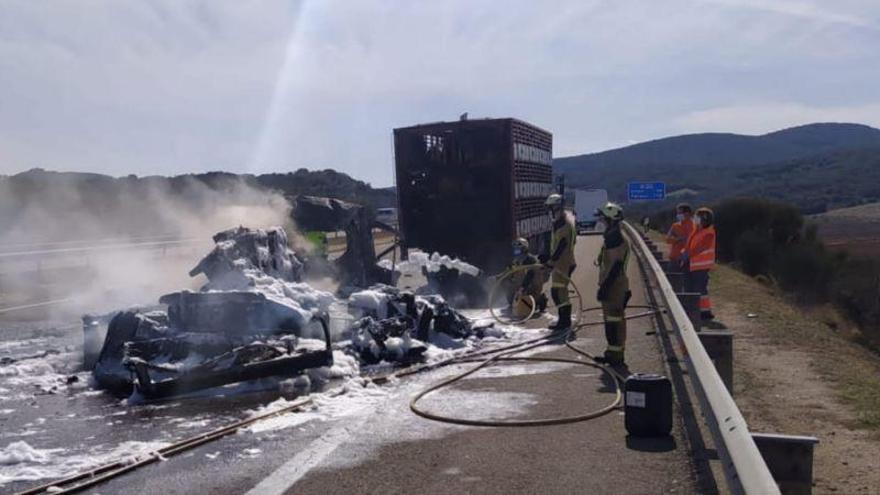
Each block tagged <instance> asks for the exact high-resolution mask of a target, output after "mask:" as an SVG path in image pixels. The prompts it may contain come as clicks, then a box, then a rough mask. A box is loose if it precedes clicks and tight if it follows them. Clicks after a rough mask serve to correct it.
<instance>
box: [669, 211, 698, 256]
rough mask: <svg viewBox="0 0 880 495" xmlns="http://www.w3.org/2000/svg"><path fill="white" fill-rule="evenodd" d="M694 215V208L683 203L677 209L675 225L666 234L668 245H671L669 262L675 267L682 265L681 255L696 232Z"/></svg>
mask: <svg viewBox="0 0 880 495" xmlns="http://www.w3.org/2000/svg"><path fill="white" fill-rule="evenodd" d="M693 214H694V210H693V208H691V205H689V204H687V203H681V204H679V205H678V206H676V207H675V223H673V224H672V227H670V228H669V232H667V233H666V243H667V244H669V260H670V261H671V262H672V263H673V265H679V264H680V262H681V254H682V253H683V252H684V248H685V247H686V246H687V242H688V239H690V237H691V234H692V233H693V232H694V220H693Z"/></svg>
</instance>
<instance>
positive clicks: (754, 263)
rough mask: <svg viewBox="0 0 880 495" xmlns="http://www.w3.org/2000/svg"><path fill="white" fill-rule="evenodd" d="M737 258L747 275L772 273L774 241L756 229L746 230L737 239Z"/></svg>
mask: <svg viewBox="0 0 880 495" xmlns="http://www.w3.org/2000/svg"><path fill="white" fill-rule="evenodd" d="M734 253H735V258H736V260H737V261H738V262H739V265H740V268H741V269H742V271H744V272H745V273H746V274H747V275H751V276H755V275H766V274H768V273H770V259H771V258H772V256H773V243H772V242H771V241H770V239H769V238H768V237H766V236H762V235H760V234H758V233H757V232H754V231H751V230H749V231H746V232H744V233H743V234H742V235H740V237H739V239H737V240H736V249H735V251H734Z"/></svg>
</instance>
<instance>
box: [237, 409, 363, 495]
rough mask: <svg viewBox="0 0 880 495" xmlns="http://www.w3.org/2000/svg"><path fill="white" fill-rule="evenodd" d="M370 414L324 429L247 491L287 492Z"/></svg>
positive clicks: (254, 494) (270, 494)
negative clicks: (319, 435) (309, 442)
mask: <svg viewBox="0 0 880 495" xmlns="http://www.w3.org/2000/svg"><path fill="white" fill-rule="evenodd" d="M370 416H371V414H370V413H369V412H366V411H365V412H363V413H362V414H360V415H359V417H358V418H357V419H354V420H353V421H350V422H347V423H346V424H343V425H340V426H338V427H336V428H333V429H332V430H330V431H328V432H327V433H324V434H323V435H321V437H319V438H318V439H316V440H315V441H314V442H312V443H311V444H309V446H308V447H306V448H305V449H304V450H301V451H300V452H299V453H298V454H297V455H295V456H293V458H292V459H290V460H289V461H287V462H285V463H284V464H283V465H282V466H281V467H280V468H278V469H276V470H275V472H273V473H272V474H270V475H269V476H267V477H266V478H265V479H263V481H261V482H260V483H259V484H258V485H257V486H255V487H253V488H252V489H251V490H250V491H248V492H247V494H246V495H276V494H278V495H280V494H283V493H285V492H286V491H287V490H289V489H290V488H291V487H292V486H293V485H295V484H296V483H297V482H298V481H299V480H300V479H302V478H303V477H304V476H305V475H306V474H308V473H309V471H311V470H312V469H313V468H315V466H318V465H319V464H321V463H322V462H323V461H324V459H326V458H327V456H328V455H330V454H332V453H333V451H335V450H336V449H337V448H338V447H339V446H340V445H342V444H343V443H345V441H347V440H348V439H350V438H351V437H352V434H353V432H355V431H357V430H359V429H360V427H361V426H362V425H363V424H364V423H365V422H366V421H367V418H369V417H370ZM343 421H345V418H343Z"/></svg>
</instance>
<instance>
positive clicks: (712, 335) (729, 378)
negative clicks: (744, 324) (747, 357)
mask: <svg viewBox="0 0 880 495" xmlns="http://www.w3.org/2000/svg"><path fill="white" fill-rule="evenodd" d="M700 342H702V343H703V348H704V349H706V354H708V355H709V358H710V359H712V363H713V364H715V369H716V370H717V371H718V374H719V375H720V376H721V381H723V382H724V385H725V386H726V387H727V391H728V392H730V395H731V396H732V395H733V332H731V331H729V330H704V331H702V332H700Z"/></svg>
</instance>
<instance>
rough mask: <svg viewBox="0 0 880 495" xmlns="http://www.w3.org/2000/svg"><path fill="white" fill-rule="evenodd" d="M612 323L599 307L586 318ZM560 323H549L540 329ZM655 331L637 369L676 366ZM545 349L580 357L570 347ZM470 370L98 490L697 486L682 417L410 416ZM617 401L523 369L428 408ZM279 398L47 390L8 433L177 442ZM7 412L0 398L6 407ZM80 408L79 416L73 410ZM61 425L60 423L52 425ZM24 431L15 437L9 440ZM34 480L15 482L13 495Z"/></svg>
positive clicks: (598, 384) (585, 282)
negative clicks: (668, 362) (660, 428)
mask: <svg viewBox="0 0 880 495" xmlns="http://www.w3.org/2000/svg"><path fill="white" fill-rule="evenodd" d="M600 242H601V237H598V236H591V237H580V238H579V242H578V245H577V260H578V266H579V268H578V270H577V271H576V272H575V275H574V277H573V278H574V281H575V283H577V284H578V287H579V288H580V289H581V292H582V294H583V295H584V297H585V300H584V303H585V305H586V306H593V305H595V300H594V294H595V287H596V276H597V273H596V268H595V267H594V266H593V264H592V261H593V260H594V259H595V257H596V255H597V253H598V249H599V245H600ZM628 275H629V277H630V280H631V284H632V290H633V294H634V297H633V301H632V304H635V305H639V304H645V300H646V299H645V288H644V286H643V283H642V278H641V274H640V272H639V268H638V264H637V263H636V262H635V258H633V260H632V262H631V263H630V266H629V271H628ZM637 311H639V310H633V312H637ZM598 318H600V314H599V313H597V312H593V313H591V314H588V315H587V316H586V319H588V320H596V319H598ZM547 323H549V322H548V321H547V320H546V319H544V320H539V324H538V326H542V325H543V326H546V324H547ZM652 330H654V322H653V320H652V319H650V318H645V319H639V320H633V321H631V322H630V326H629V342H628V348H627V358H628V363H629V365H630V370H631V371H633V372H656V373H666V370H665V368H664V363H663V360H662V358H661V352H660V349H659V345H658V342H657V337H656V336H654V335H648V334H647V333H648V332H649V331H652ZM574 344H575V345H577V346H579V347H581V348H583V349H585V350H587V351H588V352H590V353H593V354H599V353H601V351H602V349H603V347H604V334H603V331H602V328H601V326H596V327H590V328H588V329H586V330H584V331H582V332H581V335H580V336H579V338H578V339H577V340H576V341H575V342H574ZM542 353H544V354H546V355H558V356H566V357H575V356H576V355H575V354H574V353H572V352H571V351H569V350H567V349H565V348H563V347H560V346H554V347H548V348H546V350H543V351H542ZM470 366H473V364H462V365H456V366H452V367H447V368H443V369H441V370H436V371H433V372H430V373H425V374H422V375H417V376H415V377H411V378H407V379H402V380H400V381H399V382H397V383H394V384H391V385H388V386H384V387H370V388H358V387H353V388H352V389H351V390H350V392H349V393H347V394H344V395H342V396H340V397H338V398H335V399H326V400H323V401H322V402H321V403H320V404H319V406H318V407H317V408H316V409H315V410H313V411H309V412H306V413H300V414H291V415H287V416H285V417H283V418H279V419H277V420H270V421H268V422H266V423H261V424H259V425H257V426H256V427H254V428H252V429H250V430H248V431H245V432H242V433H239V434H236V435H232V436H231V437H227V438H224V439H222V440H219V441H217V442H214V443H210V444H207V445H204V446H201V447H198V448H196V449H194V450H192V451H189V452H187V453H185V454H183V455H181V456H178V457H174V458H171V459H169V460H168V461H165V462H160V463H157V464H154V465H152V466H149V467H146V468H142V469H139V470H137V471H135V472H133V473H130V474H128V475H125V476H122V477H120V478H117V479H115V480H113V481H111V482H109V483H106V484H103V485H100V486H99V487H97V488H96V489H94V490H93V493H130V494H138V495H142V494H143V493H160V492H161V493H168V494H176V493H180V494H183V493H187V494H190V493H210V492H217V493H268V494H271V493H298V494H311V493H314V494H327V493H413V492H417V493H418V492H420V493H499V494H500V493H512V492H515V493H615V494H621V493H639V494H642V493H696V492H697V488H696V487H697V481H696V477H695V474H694V472H695V469H694V467H693V464H692V461H691V458H690V456H689V455H688V451H687V444H686V442H685V440H684V438H683V434H682V427H681V421H679V420H676V422H675V426H674V432H673V435H672V437H670V438H667V439H660V440H638V439H632V438H628V437H627V435H626V432H625V429H624V422H623V416H622V412H619V411H615V412H612V413H611V414H608V415H606V416H603V417H601V418H598V419H595V420H591V421H588V422H583V423H578V424H573V425H564V426H553V427H529V428H479V427H464V426H454V425H449V424H444V423H437V422H433V421H429V420H427V419H423V418H421V417H418V416H416V415H414V414H413V413H412V412H411V411H410V410H409V408H408V403H409V400H410V398H411V397H412V396H413V395H414V394H415V393H417V392H418V391H419V390H421V389H422V388H424V387H425V386H427V385H429V384H431V383H434V382H436V381H437V380H439V379H441V378H444V377H447V376H451V375H452V374H454V373H457V372H461V371H463V370H465V369H468V368H469V367H470ZM613 398H614V394H613V386H612V384H611V382H610V381H609V380H608V379H607V377H605V376H604V375H603V374H602V373H601V372H599V371H598V370H596V369H592V368H586V367H581V366H575V365H564V364H544V363H534V364H529V363H512V364H503V365H499V366H495V367H492V368H488V369H486V370H483V371H481V372H480V373H479V374H477V375H474V377H472V378H469V379H467V380H465V381H463V382H461V383H460V384H458V385H456V386H455V387H454V388H452V389H450V390H444V391H441V392H439V393H437V394H435V395H432V396H429V397H428V398H426V400H425V402H424V405H425V406H426V407H428V408H429V409H430V410H432V411H435V412H443V413H446V414H449V415H456V416H465V417H469V418H478V419H529V418H544V417H553V416H560V415H574V414H580V413H583V412H585V411H588V410H595V409H599V408H601V407H602V406H604V405H606V404H607V403H609V402H611V401H612V400H613ZM267 400H268V399H267V398H266V397H265V396H259V395H256V396H245V397H242V398H239V399H237V400H235V401H233V403H232V404H231V405H229V406H228V407H227V408H226V409H223V408H224V406H223V405H221V404H223V401H222V400H221V401H219V403H218V401H217V400H216V399H214V400H211V401H189V402H187V401H183V402H180V401H178V402H175V403H172V404H169V406H170V407H163V406H161V405H160V406H158V408H153V409H150V408H148V407H145V406H141V407H136V408H132V407H131V406H125V405H122V404H119V403H118V401H115V400H112V399H110V398H102V399H101V401H102V405H101V408H103V409H102V411H101V412H100V413H99V414H93V413H94V411H91V410H89V408H88V407H85V406H83V405H82V404H81V402H82V401H83V399H81V398H76V397H64V396H59V395H50V396H46V397H45V398H44V397H39V396H38V397H34V399H33V404H32V407H33V406H36V407H42V410H41V411H40V412H38V415H39V416H40V417H43V418H47V419H45V420H44V422H43V423H40V424H36V423H39V421H35V420H34V418H21V417H20V416H16V415H14V414H13V415H11V416H10V417H8V418H7V419H6V420H5V421H6V422H5V424H4V428H3V429H4V431H10V430H15V431H18V430H23V431H27V430H28V429H31V430H36V431H41V430H42V431H41V432H40V433H37V434H36V435H37V437H36V438H38V439H40V441H38V442H36V443H37V444H42V445H41V446H43V447H44V448H46V447H49V446H51V445H78V446H79V447H77V448H79V449H80V450H81V453H82V455H83V456H85V455H88V452H89V449H88V445H90V442H91V444H98V445H103V446H104V447H106V446H107V445H108V444H109V445H119V444H120V443H122V442H127V441H131V442H145V441H148V440H150V439H159V440H162V441H171V440H173V439H179V438H182V437H183V436H187V435H191V434H194V433H197V432H200V431H204V430H208V429H211V428H215V427H217V426H221V425H223V424H224V423H228V422H230V421H231V420H232V418H237V417H241V416H242V415H243V414H245V413H246V411H247V410H250V409H257V408H258V407H260V406H261V405H263V404H265V402H266V401H267ZM92 402H94V401H92ZM5 407H8V406H6V405H4V404H3V403H2V402H0V409H2V408H5ZM77 407H80V408H81V409H77ZM31 410H33V409H31ZM71 411H73V412H71ZM68 414H74V415H75V416H76V417H72V418H66V415H68ZM89 414H93V419H92V421H93V423H92V425H93V426H92V427H91V428H89V426H88V424H89V423H88V422H85V423H83V421H85V420H87V419H88V417H86V415H89ZM111 415H115V416H111ZM80 419H82V420H83V421H80ZM0 421H3V416H0ZM65 421H69V422H70V423H69V426H67V427H65ZM25 422H27V424H29V426H26V425H25ZM47 422H48V423H50V424H52V425H53V428H51V429H50V428H41V425H43V424H46V423H47ZM53 436H54V437H55V438H54V439H53ZM89 437H92V438H89ZM28 438H29V437H20V439H22V440H26V439H28ZM15 439H16V438H13V437H10V438H3V439H2V440H3V441H0V447H2V446H4V445H6V444H8V443H9V442H10V441H13V440H15ZM53 440H54V441H53ZM133 445H134V444H133ZM138 445H140V444H138ZM103 451H104V452H106V451H107V448H104V449H103ZM0 472H2V471H0ZM31 484H33V483H14V484H7V485H6V486H2V487H0V492H3V493H6V492H12V491H14V490H17V489H22V488H25V487H27V486H29V485H31Z"/></svg>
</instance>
